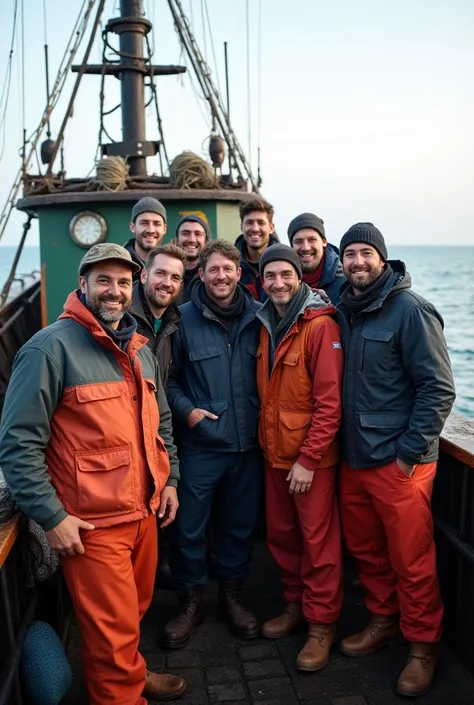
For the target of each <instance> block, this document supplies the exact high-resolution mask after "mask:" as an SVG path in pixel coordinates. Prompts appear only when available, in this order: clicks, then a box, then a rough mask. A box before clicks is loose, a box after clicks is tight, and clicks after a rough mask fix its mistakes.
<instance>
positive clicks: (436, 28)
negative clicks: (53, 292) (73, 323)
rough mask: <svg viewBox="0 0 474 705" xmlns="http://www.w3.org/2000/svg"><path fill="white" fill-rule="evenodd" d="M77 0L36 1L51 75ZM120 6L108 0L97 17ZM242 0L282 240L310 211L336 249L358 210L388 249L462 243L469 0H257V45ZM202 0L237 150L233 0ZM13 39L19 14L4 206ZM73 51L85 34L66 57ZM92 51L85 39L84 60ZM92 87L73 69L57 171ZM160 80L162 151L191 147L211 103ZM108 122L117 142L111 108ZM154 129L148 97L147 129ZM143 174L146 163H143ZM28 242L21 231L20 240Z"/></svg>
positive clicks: (242, 74)
mask: <svg viewBox="0 0 474 705" xmlns="http://www.w3.org/2000/svg"><path fill="white" fill-rule="evenodd" d="M23 3H24V8H25V17H24V35H25V96H26V98H25V100H26V106H25V107H26V129H27V133H28V134H31V133H32V132H33V130H34V129H35V128H36V125H37V124H38V122H39V120H40V117H41V114H42V111H43V109H44V105H45V79H44V61H43V45H44V43H45V35H44V30H43V1H41V2H40V0H23ZM182 4H183V7H184V9H185V11H186V12H187V13H188V16H189V18H190V19H191V20H192V23H193V26H194V29H195V33H196V38H197V40H198V42H199V44H200V46H201V50H202V52H203V53H207V60H208V62H209V64H210V66H211V69H212V71H213V74H214V77H215V78H216V75H215V74H216V72H215V64H214V60H213V54H212V49H211V41H210V36H209V32H208V31H206V35H205V37H204V34H203V29H202V27H203V24H202V18H203V13H202V7H203V6H205V3H203V2H202V1H201V0H182ZM81 5H82V0H67V2H65V0H44V6H45V9H46V15H47V25H48V29H47V38H48V43H49V47H50V81H51V83H52V82H53V80H54V77H55V75H56V70H57V68H58V64H59V60H60V58H61V57H62V54H63V52H64V49H65V46H66V44H67V40H68V38H69V35H70V32H71V30H72V27H73V25H74V21H75V19H76V17H77V14H78V12H79V9H80V7H81ZM118 5H119V3H118V2H117V0H108V2H107V3H106V10H105V13H104V16H103V22H104V25H105V22H106V20H107V19H109V18H110V17H112V16H115V15H116V14H117V7H118ZM249 5H250V44H251V47H250V72H251V81H250V92H251V101H250V111H251V116H252V117H251V126H250V127H251V129H250V133H251V147H252V150H251V157H252V166H253V168H254V171H255V172H256V167H257V164H256V155H257V144H260V151H261V168H262V176H263V186H262V194H263V195H264V196H265V197H266V198H267V199H268V200H269V201H270V202H271V203H273V205H274V206H275V210H276V226H277V231H278V232H279V233H280V235H284V234H286V229H287V225H288V222H289V220H290V219H291V218H292V217H294V216H295V215H297V214H298V213H300V212H302V211H313V212H315V213H316V214H317V215H319V216H320V217H322V218H323V219H324V221H325V224H326V231H327V234H328V239H329V240H330V241H331V242H334V243H335V244H338V243H339V240H340V238H341V236H342V234H343V233H344V232H345V231H346V230H347V228H348V227H349V226H350V225H351V224H352V223H354V222H357V221H360V220H370V221H372V222H374V223H375V224H376V225H377V226H378V227H379V228H380V229H381V230H382V232H383V233H384V235H385V237H386V239H387V242H388V243H389V245H390V244H427V245H429V244H437V245H443V244H474V193H473V191H474V189H473V184H474V80H473V79H474V0H331V1H329V0H326V1H325V2H323V1H322V0H291V2H288V1H287V0H261V14H262V29H261V45H260V51H259V41H258V37H259V31H258V30H259V24H258V16H259V0H250V2H249ZM20 6H21V2H20V0H19V2H18V7H19V8H20ZM207 7H208V11H209V16H210V20H211V26H212V38H213V42H214V48H215V52H216V56H217V64H218V73H219V79H220V84H221V87H222V91H223V93H224V71H223V55H224V51H223V42H224V41H227V42H228V47H229V62H230V92H231V117H232V122H233V126H234V130H235V131H236V133H237V135H238V138H239V140H240V142H241V144H242V146H243V147H244V148H245V150H246V152H247V153H248V151H249V121H248V117H247V116H248V98H247V50H246V11H245V7H246V2H245V0H226V1H225V2H223V0H207ZM13 8H14V0H2V2H1V3H0V26H1V27H2V33H1V40H0V81H1V84H0V96H1V93H2V90H3V84H4V78H5V74H6V69H7V60H8V52H9V48H10V38H11V30H12V24H13ZM144 9H145V13H146V16H147V17H148V18H150V19H151V20H152V21H153V23H154V25H155V36H154V43H155V57H154V62H155V63H158V64H159V63H164V64H166V63H169V64H174V63H183V57H182V56H181V52H180V48H179V46H178V42H177V38H176V34H175V31H174V29H173V26H172V22H171V19H170V13H169V9H168V4H167V2H166V1H165V0H145V2H144ZM191 10H192V12H191ZM19 13H20V9H19ZM204 39H205V41H204ZM21 47H22V45H21V17H20V14H19V16H18V32H17V38H16V42H15V47H14V54H13V71H12V84H11V90H10V97H9V102H8V109H7V114H6V122H5V133H4V131H3V129H2V130H0V154H1V153H2V151H3V157H2V159H1V162H0V169H1V179H0V205H1V206H3V203H4V201H5V199H6V196H7V194H8V191H9V189H10V186H11V184H12V182H13V179H14V177H15V175H16V173H17V170H18V168H19V167H20V159H19V149H20V146H21V135H22V119H21ZM84 50H85V42H83V45H82V46H81V49H80V51H79V54H78V56H77V59H76V61H75V63H80V61H81V59H82V55H83V53H84ZM259 53H260V54H261V72H259V61H258V57H259ZM100 60H101V48H100V46H99V43H98V42H97V43H96V46H95V47H94V49H93V52H92V56H91V59H90V62H93V63H99V62H100ZM74 80H75V74H74V75H73V76H72V77H71V78H70V80H69V81H68V83H67V84H66V88H65V91H64V92H63V99H62V100H61V102H60V104H59V106H58V108H57V109H56V111H55V113H54V114H53V118H52V130H53V137H54V136H55V133H57V131H58V130H59V127H60V123H61V121H62V116H63V111H64V108H65V105H66V104H67V101H68V99H69V95H70V92H71V90H72V85H73V81H74ZM216 81H217V78H216ZM194 83H196V82H195V81H194ZM99 86H100V79H99V77H95V76H85V77H84V78H83V80H82V84H81V89H80V92H79V97H78V99H77V101H76V105H75V110H74V117H73V118H72V119H71V120H70V122H69V126H68V129H67V132H66V170H67V174H68V176H69V177H83V176H85V175H86V174H88V173H89V172H91V170H92V169H93V166H94V157H95V153H96V146H97V135H98V115H99V98H98V96H99ZM158 91H159V100H160V107H161V112H162V118H163V123H164V133H165V138H166V143H167V148H168V154H169V155H170V157H171V158H172V157H174V156H175V155H176V154H178V153H179V152H181V151H183V150H185V149H190V150H193V151H195V152H197V153H199V154H202V153H203V151H202V150H203V146H202V145H203V142H205V140H206V138H207V137H208V135H209V131H210V119H209V110H208V109H207V104H205V103H204V102H203V101H200V102H199V105H198V102H197V101H196V98H195V96H194V94H193V91H192V88H191V86H190V82H189V78H181V77H175V76H165V77H160V78H159V79H158ZM118 101H119V84H118V81H117V80H116V79H115V78H113V77H110V78H108V79H107V83H106V108H111V107H113V106H114V105H115V104H116V103H117V102H118ZM1 107H2V111H3V103H2V105H1ZM259 114H260V120H259V119H258V116H259ZM0 119H1V113H0ZM259 124H260V129H259ZM106 125H107V128H108V131H109V133H110V134H111V135H112V136H113V137H114V138H115V139H116V140H120V139H121V128H120V118H119V116H118V114H114V115H112V116H111V117H110V118H108V119H107V122H106ZM157 136H158V133H157V129H156V122H155V121H154V111H153V108H152V106H150V108H149V109H148V131H147V138H148V139H156V138H157ZM2 145H4V146H3V147H2ZM57 163H58V162H57ZM33 170H34V169H33ZM148 171H149V173H152V172H153V171H157V165H156V163H154V160H148ZM23 219H24V216H23V215H21V214H15V218H14V219H12V221H11V224H10V226H9V228H8V230H7V233H6V236H5V237H4V239H3V242H2V244H10V245H11V244H15V243H16V242H17V240H18V238H19V237H20V232H21V224H22V222H23ZM35 238H37V234H36V232H35V231H33V232H32V235H31V237H30V239H29V241H28V243H29V244H35V242H36V240H35Z"/></svg>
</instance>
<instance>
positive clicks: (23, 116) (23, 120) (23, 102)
mask: <svg viewBox="0 0 474 705" xmlns="http://www.w3.org/2000/svg"><path fill="white" fill-rule="evenodd" d="M25 84H26V79H25V6H24V0H21V126H22V129H23V149H22V165H23V169H24V168H25V152H26V108H25V105H26V99H25Z"/></svg>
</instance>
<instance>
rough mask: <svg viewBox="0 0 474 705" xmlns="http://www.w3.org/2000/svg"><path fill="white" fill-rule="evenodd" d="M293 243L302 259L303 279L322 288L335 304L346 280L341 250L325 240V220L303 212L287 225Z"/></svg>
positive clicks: (289, 237)
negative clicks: (340, 254)
mask: <svg viewBox="0 0 474 705" xmlns="http://www.w3.org/2000/svg"><path fill="white" fill-rule="evenodd" d="M288 239H289V241H290V245H291V247H292V248H293V249H294V250H295V252H296V253H297V255H298V257H299V258H300V260H301V266H302V269H303V281H304V282H305V284H308V286H310V287H311V288H312V289H323V291H325V292H326V294H327V295H328V297H329V300H330V301H331V302H332V303H333V304H337V302H338V301H339V290H340V288H341V286H342V284H344V282H345V281H346V278H345V276H344V272H343V271H342V264H341V261H340V259H339V250H338V249H337V247H335V246H334V245H331V244H330V243H328V241H327V240H326V231H325V229H324V221H323V220H321V218H319V217H318V216H317V215H315V214H314V213H301V214H300V215H297V216H296V218H293V220H292V221H291V222H290V224H289V226H288Z"/></svg>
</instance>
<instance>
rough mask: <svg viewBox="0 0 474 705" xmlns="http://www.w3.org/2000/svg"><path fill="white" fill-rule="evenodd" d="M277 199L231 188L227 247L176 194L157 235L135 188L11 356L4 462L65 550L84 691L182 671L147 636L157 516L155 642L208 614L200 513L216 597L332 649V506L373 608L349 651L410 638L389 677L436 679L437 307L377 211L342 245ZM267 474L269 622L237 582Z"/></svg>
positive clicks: (137, 699) (142, 696) (178, 640)
mask: <svg viewBox="0 0 474 705" xmlns="http://www.w3.org/2000/svg"><path fill="white" fill-rule="evenodd" d="M273 215H274V212H273V208H272V206H271V205H270V204H269V203H267V202H266V201H264V200H263V199H261V198H254V199H252V200H249V201H245V202H244V203H242V205H241V207H240V219H241V235H240V236H239V237H238V239H237V241H236V243H235V246H234V245H232V244H231V243H230V242H226V241H224V240H213V239H212V238H211V233H210V231H209V227H208V223H207V221H206V220H205V219H204V218H202V217H201V216H200V215H197V214H189V215H185V216H184V217H183V218H182V219H181V220H180V222H179V223H178V227H177V230H176V233H175V237H174V240H173V243H172V244H167V245H161V242H162V240H163V238H164V236H165V234H166V227H167V223H166V211H165V208H164V207H163V205H162V204H161V203H160V202H159V201H157V200H156V199H154V198H150V197H146V198H143V199H141V200H140V201H139V202H138V203H137V204H136V205H135V206H134V208H133V211H132V218H131V223H130V229H131V231H132V233H133V237H132V238H131V239H130V240H129V241H128V242H127V243H126V244H125V247H121V246H119V245H114V244H111V243H103V244H98V245H95V246H93V247H91V248H90V249H89V250H88V252H87V253H86V254H85V256H84V257H83V259H82V261H81V263H80V266H79V288H78V289H77V290H75V291H73V292H72V293H71V294H70V295H69V296H68V298H67V301H66V303H65V306H64V313H62V314H61V316H60V317H59V319H58V321H57V322H55V323H53V324H52V325H50V326H48V327H46V328H44V329H43V330H41V331H40V332H39V333H37V334H36V335H34V336H33V337H32V338H31V339H30V341H28V342H27V343H26V345H24V346H23V348H22V349H21V350H20V351H19V353H18V354H17V357H16V359H15V363H14V367H13V372H12V376H11V381H10V385H9V389H8V392H7V396H6V400H5V406H4V411H3V417H2V422H1V429H0V466H1V467H2V469H3V472H4V475H5V478H6V480H7V482H8V484H9V486H10V489H11V491H12V493H13V495H14V497H15V499H16V501H17V503H18V505H19V506H20V508H21V509H22V510H23V511H24V512H25V514H27V515H28V516H30V517H32V518H33V519H34V520H35V521H37V522H38V523H39V524H40V525H41V526H42V527H43V529H44V530H45V532H46V535H47V537H48V539H49V542H50V544H51V546H52V547H53V548H54V549H55V550H57V551H58V552H59V554H60V556H61V565H62V569H63V573H64V576H65V579H66V582H67V585H68V588H69V591H70V594H71V598H72V602H73V604H74V608H75V612H76V615H77V620H78V624H79V627H80V630H81V636H82V657H83V664H84V678H85V682H86V686H87V689H88V693H89V699H90V703H91V705H99V703H100V704H101V705H102V704H103V703H106V702H109V703H114V704H116V705H131V704H133V705H135V704H136V705H142V703H146V702H147V701H146V698H147V697H149V698H152V699H154V700H171V699H175V698H177V697H179V696H180V695H182V694H183V693H184V692H185V690H186V683H185V680H184V678H182V677H181V676H178V675H169V674H159V673H152V672H150V671H149V670H148V669H147V667H146V664H145V660H144V658H143V657H142V656H141V654H140V653H139V650H138V646H139V638H140V628H139V624H140V619H141V618H142V616H143V615H144V613H145V612H146V610H147V608H148V606H149V604H150V602H151V599H152V595H153V588H154V581H155V570H156V565H157V554H158V538H157V533H158V532H157V520H156V517H155V514H157V515H158V524H159V526H160V527H161V528H160V530H159V532H160V535H161V533H162V531H161V529H163V528H165V527H166V528H165V532H164V533H165V537H166V544H167V546H168V550H167V553H168V558H169V561H170V567H171V573H172V578H173V584H174V588H175V590H176V592H177V595H178V598H179V608H178V612H177V614H176V616H175V617H174V618H173V619H172V620H171V621H170V622H168V623H167V624H166V625H165V627H164V630H163V645H164V646H166V647H168V648H181V647H183V646H185V645H186V644H187V643H188V641H189V639H190V636H191V633H192V631H193V629H194V628H195V627H196V626H197V625H199V624H200V623H201V622H202V620H203V618H204V609H203V590H204V587H205V585H206V583H207V581H208V548H209V546H208V543H209V541H208V538H209V530H208V526H209V523H210V522H211V523H212V536H213V550H214V553H215V559H214V560H215V566H214V569H215V572H216V575H217V578H218V581H219V598H218V615H219V617H220V618H222V619H223V620H225V621H226V622H227V623H228V624H229V626H230V628H231V629H232V631H233V632H234V633H235V634H236V635H237V636H239V637H240V638H243V639H252V638H255V637H257V636H259V635H260V634H262V635H263V636H264V637H267V638H269V639H278V638H280V637H284V636H286V635H289V634H291V633H293V632H294V631H295V630H296V629H298V628H300V627H302V626H303V625H306V626H307V640H306V643H305V645H304V647H303V649H302V650H301V651H300V653H299V654H298V655H297V657H296V668H297V669H300V670H303V671H317V670H319V669H321V668H324V667H325V666H326V664H327V663H328V660H329V657H330V649H331V646H332V644H333V641H334V638H335V631H336V623H337V620H338V618H339V614H340V610H341V605H342V548H341V529H340V527H341V525H342V530H343V535H344V539H345V543H346V545H347V548H348V550H349V551H350V553H351V554H352V555H353V556H354V557H355V559H356V563H357V569H358V575H359V578H360V581H361V582H362V584H363V586H364V588H365V591H366V604H367V608H368V610H369V612H370V614H371V616H370V621H369V623H368V624H367V626H366V627H365V628H364V629H363V630H362V631H361V632H359V633H357V634H355V635H352V636H347V637H345V638H343V639H342V641H341V643H340V649H341V651H342V653H343V654H345V655H346V656H352V657H359V656H368V655H369V654H372V653H373V652H375V651H376V650H378V649H380V648H382V647H383V646H386V645H387V644H389V643H390V642H391V641H393V640H397V639H398V638H400V637H403V638H404V639H406V641H407V642H408V643H409V658H408V662H407V665H406V666H405V668H404V670H403V672H402V673H401V675H400V677H399V679H398V683H397V691H398V692H399V693H401V694H403V695H408V696H417V695H422V694H424V693H425V692H427V690H428V689H429V688H430V686H431V684H432V681H433V677H434V673H435V666H436V660H437V645H438V642H439V640H440V637H441V622H442V616H443V607H442V602H441V597H440V592H439V587H438V580H437V574H436V560H435V545H434V541H433V522H432V515H431V508H430V500H431V493H432V487H433V480H434V476H435V472H436V464H437V458H438V440H439V435H440V433H441V430H442V428H443V425H444V423H445V421H446V418H447V417H448V415H449V412H450V410H451V407H452V404H453V402H454V398H455V391H454V383H453V378H452V373H451V367H450V361H449V356H448V352H447V346H446V342H445V339H444V335H443V321H442V319H441V316H440V315H439V313H438V312H437V311H436V309H435V308H434V307H433V306H432V305H431V304H430V303H429V302H428V301H426V300H425V299H423V298H422V297H421V296H419V295H418V294H416V293H415V292H414V291H413V290H412V289H411V280H410V276H409V274H408V273H407V271H406V268H405V265H404V263H403V262H401V261H398V260H389V258H388V252H387V247H386V243H385V241H384V238H383V236H382V234H381V232H380V231H379V230H378V229H377V228H376V227H375V226H374V225H373V224H371V223H357V224H355V225H353V226H352V227H350V228H349V230H348V231H347V232H346V233H345V234H344V235H343V237H342V240H341V242H340V247H339V249H337V248H336V247H334V246H333V245H331V244H330V243H328V241H327V238H326V232H325V227H324V223H323V220H321V219H320V218H319V217H317V216H316V215H315V214H312V213H303V214H301V215H298V216H297V217H296V218H294V219H293V220H292V221H291V223H290V225H289V227H288V238H289V242H290V246H287V245H284V244H281V243H280V242H279V240H278V238H277V237H276V235H275V233H274V223H273ZM178 304H180V305H179V307H178ZM175 441H176V445H175ZM176 446H178V450H177V447H176ZM178 457H179V459H178ZM262 464H263V472H262ZM337 486H338V490H337V491H336V488H337ZM262 487H263V488H264V492H265V511H266V536H267V542H268V547H269V550H270V552H271V554H272V556H273V558H274V560H275V561H276V563H277V565H278V567H279V569H280V572H281V577H282V581H283V585H284V597H285V601H286V607H285V609H284V611H283V612H282V614H280V615H276V616H275V617H274V618H273V619H271V620H270V621H267V622H266V623H264V624H263V625H261V624H260V622H259V619H258V616H257V615H254V614H252V612H251V611H250V610H249V609H248V608H246V607H245V605H244V604H243V601H242V587H243V583H244V580H245V577H246V575H247V572H248V569H249V563H250V559H251V552H252V535H253V531H254V528H255V525H256V523H257V520H258V518H259V514H260V512H261V507H262V503H261V492H262ZM160 541H161V538H160ZM316 687H317V685H316V682H315V688H316Z"/></svg>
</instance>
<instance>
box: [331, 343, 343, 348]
mask: <svg viewBox="0 0 474 705" xmlns="http://www.w3.org/2000/svg"><path fill="white" fill-rule="evenodd" d="M332 346H333V348H340V347H341V343H333V344H332Z"/></svg>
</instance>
